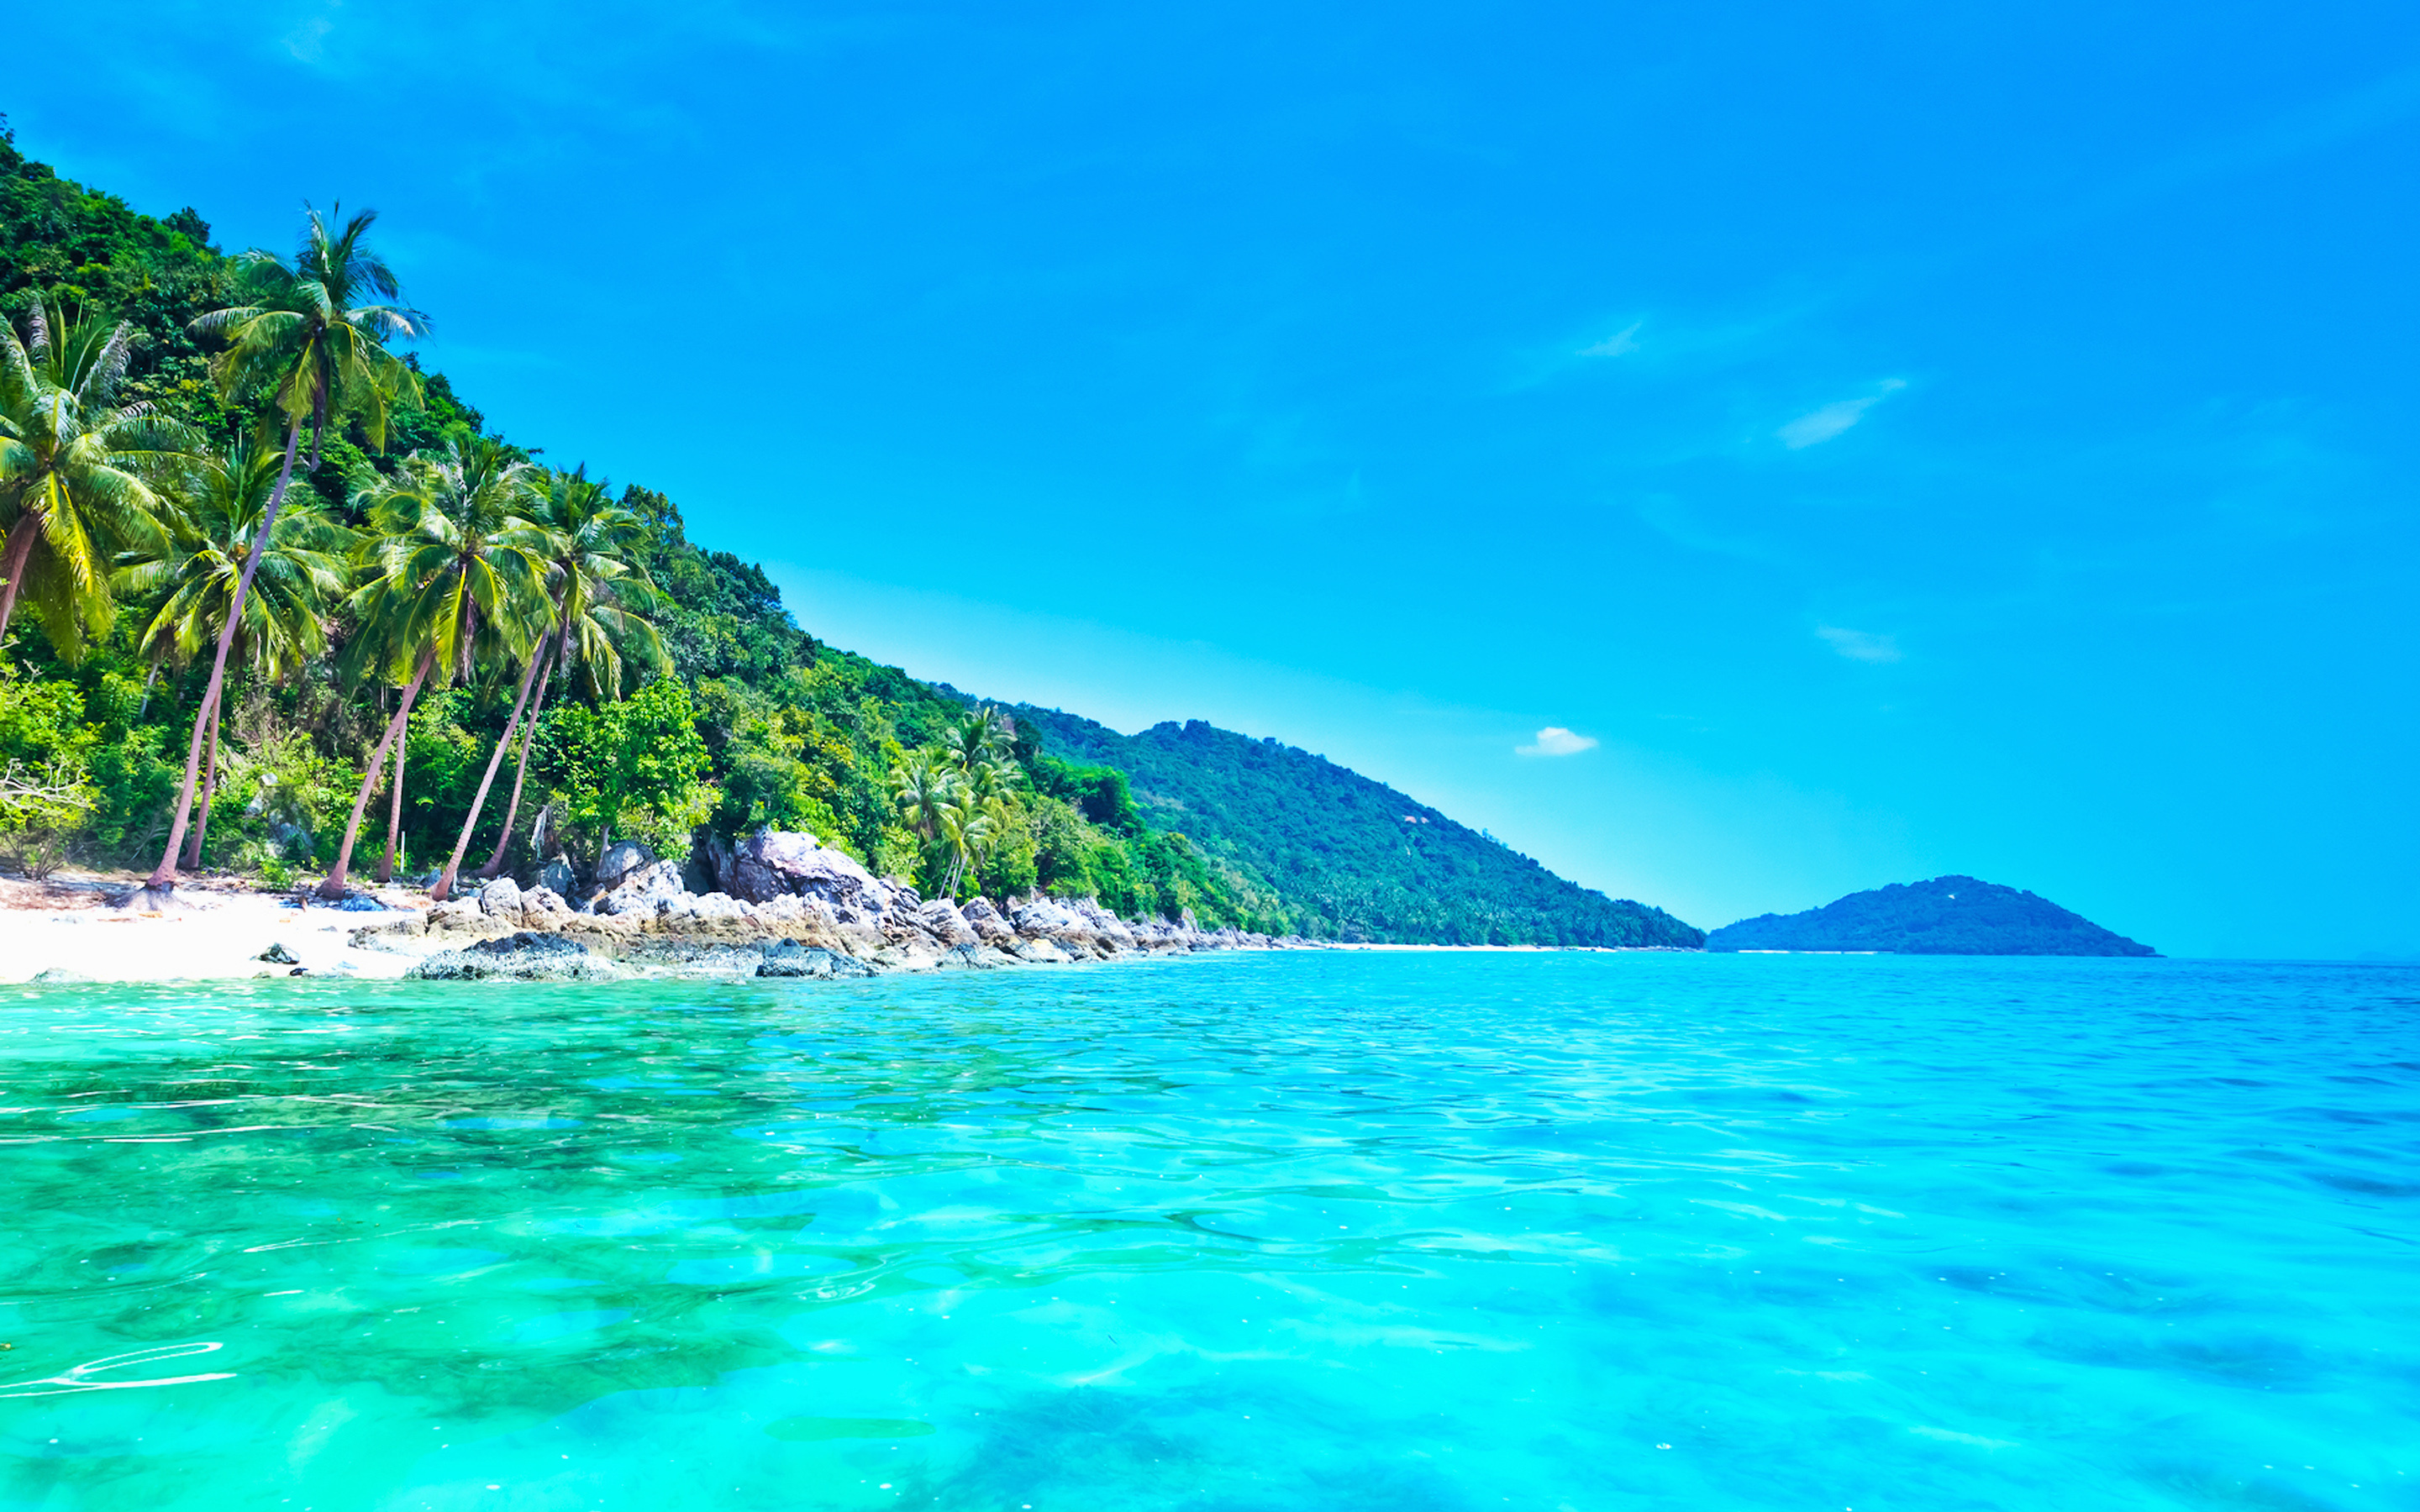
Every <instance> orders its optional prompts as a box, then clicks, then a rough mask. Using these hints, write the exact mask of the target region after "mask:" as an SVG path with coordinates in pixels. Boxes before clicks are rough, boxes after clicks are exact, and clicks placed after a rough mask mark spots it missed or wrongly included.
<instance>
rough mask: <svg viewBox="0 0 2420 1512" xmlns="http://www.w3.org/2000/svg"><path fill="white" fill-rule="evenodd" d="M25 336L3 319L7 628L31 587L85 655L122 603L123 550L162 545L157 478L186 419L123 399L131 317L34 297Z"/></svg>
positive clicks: (0, 393)
mask: <svg viewBox="0 0 2420 1512" xmlns="http://www.w3.org/2000/svg"><path fill="white" fill-rule="evenodd" d="M25 324H26V328H27V329H26V335H25V339H23V340H22V341H21V340H19V339H18V336H17V332H16V328H15V327H14V326H11V325H10V324H8V322H7V321H5V320H0V529H5V530H6V532H7V534H6V538H5V544H0V579H6V580H5V582H0V637H5V636H6V635H7V634H8V622H9V620H10V619H11V618H12V617H13V616H14V615H15V613H16V609H17V600H18V597H19V595H20V594H27V593H29V592H30V597H29V598H28V602H29V603H30V604H31V605H32V607H33V609H34V612H35V614H36V616H37V617H38V618H39V619H40V621H41V623H42V628H43V630H44V631H45V632H46V633H47V634H48V635H49V637H50V640H51V643H52V644H53V645H54V646H55V647H56V648H57V649H58V651H59V653H60V655H61V656H66V657H69V658H70V659H73V658H75V657H77V656H80V655H81V654H82V652H83V649H84V646H85V642H86V641H87V640H90V639H91V638H93V637H95V636H97V635H99V634H101V633H102V632H104V631H106V630H107V629H108V627H109V622H110V619H111V616H112V614H113V612H114V609H115V607H116V599H115V598H114V597H113V596H112V595H111V594H110V591H109V564H110V562H111V560H112V558H113V557H114V556H115V555H116V552H118V551H121V550H126V549H140V548H147V547H152V546H157V545H159V544H160V543H161V540H162V533H163V532H162V530H161V523H160V519H159V516H160V514H161V512H162V510H163V508H164V501H163V499H162V497H161V495H160V493H159V491H158V489H157V488H156V486H155V484H156V483H157V481H158V479H159V477H160V476H161V475H162V473H163V471H165V470H167V469H169V468H172V467H174V466H175V465H176V464H178V463H179V462H181V461H182V460H183V459H184V455H185V449H186V447H187V446H188V445H190V444H191V441H192V434H191V432H190V431H189V430H188V429H187V428H186V427H185V426H183V425H180V424H176V423H175V422H172V421H168V420H164V419H163V418H161V417H159V416H157V415H154V414H152V413H151V412H150V411H149V409H148V407H147V406H145V405H139V404H137V405H127V406H119V405H117V404H116V396H117V386H118V383H119V381H120V380H121V379H122V378H124V377H125V375H126V358H127V352H128V347H129V344H130V342H131V340H132V334H133V327H132V326H131V325H130V324H128V323H127V322H125V321H122V320H121V321H119V322H117V323H116V324H115V325H110V324H107V323H105V322H103V321H101V320H99V319H96V318H93V317H91V316H82V317H70V316H68V315H67V314H66V312H65V311H64V310H63V309H62V308H60V307H58V306H55V305H48V304H45V303H43V302H42V301H39V300H37V301H34V303H33V306H32V308H31V309H30V310H29V311H28V312H27V315H26V321H25Z"/></svg>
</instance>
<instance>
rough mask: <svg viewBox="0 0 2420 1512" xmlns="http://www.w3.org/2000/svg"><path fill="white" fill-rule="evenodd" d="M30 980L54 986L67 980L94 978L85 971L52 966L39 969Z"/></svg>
mask: <svg viewBox="0 0 2420 1512" xmlns="http://www.w3.org/2000/svg"><path fill="white" fill-rule="evenodd" d="M30 980H34V981H38V982H43V983H47V984H49V985H53V986H57V985H61V984H63V983H67V982H77V981H90V980H92V979H91V978H90V977H87V976H85V974H84V973H83V972H81V971H70V970H69V969H68V968H67V967H65V966H51V967H49V968H47V969H45V970H42V971H37V972H35V973H34V975H33V977H32V978H31V979H30Z"/></svg>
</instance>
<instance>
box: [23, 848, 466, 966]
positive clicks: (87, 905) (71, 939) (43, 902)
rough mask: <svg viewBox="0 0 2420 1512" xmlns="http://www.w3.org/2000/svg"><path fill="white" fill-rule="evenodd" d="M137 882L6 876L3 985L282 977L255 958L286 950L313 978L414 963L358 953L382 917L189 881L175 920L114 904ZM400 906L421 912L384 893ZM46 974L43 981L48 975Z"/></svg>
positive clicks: (397, 893) (405, 897)
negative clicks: (369, 926) (356, 940)
mask: <svg viewBox="0 0 2420 1512" xmlns="http://www.w3.org/2000/svg"><path fill="white" fill-rule="evenodd" d="M137 880H139V879H136V878H133V877H131V876H130V877H125V878H116V877H95V876H89V875H79V876H66V877H58V878H54V879H52V880H51V881H49V882H47V883H30V882H24V881H21V880H18V879H14V878H9V879H0V982H21V981H31V980H35V979H36V978H41V979H42V980H50V981H109V982H116V981H190V980H219V979H225V978H236V977H262V976H271V977H284V976H287V975H290V974H291V973H292V972H293V971H294V969H295V967H294V966H287V965H274V964H270V963H268V962H264V961H262V960H260V959H258V957H259V956H260V955H261V954H262V953H263V952H265V951H267V950H268V949H269V948H270V947H271V945H282V946H284V947H285V948H286V952H287V954H289V955H291V956H292V957H294V960H295V962H296V964H298V965H300V966H301V968H302V971H303V972H304V973H305V974H307V975H310V976H315V977H318V976H353V977H400V976H402V975H403V974H404V973H405V972H406V971H408V970H410V969H411V965H412V959H411V957H409V956H404V955H397V954H395V953H393V952H390V951H382V950H363V949H355V948H354V947H353V945H352V944H351V937H352V933H353V931H355V930H357V929H360V928H361V927H362V926H363V925H364V924H365V923H375V922H377V921H378V920H379V919H380V918H382V917H390V916H381V915H378V914H357V913H347V912H344V911H342V910H339V909H333V908H296V907H293V906H290V903H289V900H288V899H287V897H285V896H280V895H271V894H266V893H259V892H255V891H253V890H252V889H251V888H250V887H244V886H243V885H242V884H240V883H230V882H226V881H222V880H218V879H202V880H198V881H195V880H188V881H187V882H185V883H183V884H182V885H180V886H179V887H178V899H179V900H180V901H181V902H182V903H184V904H185V906H184V907H183V908H181V909H179V910H178V911H177V912H175V913H169V914H133V913H127V912H125V911H123V910H119V909H115V908H111V907H110V906H108V899H109V898H110V897H111V896H112V895H114V894H116V893H120V892H124V891H125V890H127V889H128V888H129V887H132V886H133V885H134V883H135V882H136V881H137ZM386 901H387V902H389V903H392V904H395V905H396V906H398V907H402V908H415V907H418V908H425V907H426V906H427V898H426V897H420V898H418V899H417V900H416V901H415V900H414V898H413V897H412V895H411V894H410V893H408V892H406V891H404V890H403V889H400V888H398V889H396V890H394V891H393V892H392V893H391V894H388V895H386ZM46 974H47V975H46Z"/></svg>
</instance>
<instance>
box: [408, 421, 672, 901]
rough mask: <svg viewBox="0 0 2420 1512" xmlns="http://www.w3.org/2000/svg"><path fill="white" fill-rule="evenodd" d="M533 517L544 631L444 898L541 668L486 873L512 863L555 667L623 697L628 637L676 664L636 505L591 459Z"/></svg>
mask: <svg viewBox="0 0 2420 1512" xmlns="http://www.w3.org/2000/svg"><path fill="white" fill-rule="evenodd" d="M533 517H534V518H535V521H536V525H535V534H534V535H533V537H532V545H533V546H534V547H535V548H536V549H538V550H539V551H541V552H542V553H543V555H544V558H545V562H546V593H547V599H546V610H547V621H546V625H545V627H544V633H543V634H542V635H541V637H540V638H539V643H538V646H537V648H536V649H535V651H533V652H532V653H531V656H530V659H529V665H528V666H527V667H526V668H525V669H523V671H522V672H521V687H520V694H519V695H518V696H517V697H516V699H515V700H514V702H513V713H512V717H511V718H510V719H508V720H506V721H505V724H504V734H503V735H502V736H501V737H499V738H498V739H497V741H496V748H495V750H494V751H493V752H491V753H490V754H489V757H488V770H487V772H486V773H485V775H483V776H482V777H481V778H480V779H479V791H478V795H476V796H475V797H473V799H472V800H471V811H470V813H468V814H467V815H465V816H464V817H463V820H462V834H461V836H460V838H459V839H458V840H457V841H455V845H454V856H453V858H452V859H451V860H449V861H447V862H446V864H445V874H444V875H443V876H442V877H441V878H439V879H438V884H437V887H438V888H439V889H441V890H437V891H433V892H432V893H431V894H430V896H432V897H435V898H439V899H442V898H444V897H446V896H447V895H448V894H449V893H451V891H452V890H453V887H454V876H455V872H456V871H457V870H458V868H459V867H460V866H461V864H462V856H463V853H464V852H465V851H466V850H468V849H469V848H470V844H471V829H472V826H473V825H476V824H477V823H478V821H479V811H480V810H481V809H482V808H484V807H485V806H486V804H487V801H488V788H489V784H491V783H492V782H494V781H495V779H496V767H497V765H498V764H500V763H501V762H502V761H503V760H504V748H506V747H507V746H510V745H511V744H512V740H513V735H514V733H515V731H516V729H518V728H521V710H522V708H523V706H524V705H529V704H530V678H531V674H532V673H535V674H536V676H537V699H536V702H535V705H531V706H530V716H529V722H528V725H527V726H526V729H525V731H524V733H522V735H521V748H520V759H519V760H518V762H517V763H516V764H515V765H514V768H513V795H512V800H511V801H510V802H509V803H507V804H506V805H505V806H504V829H503V831H502V832H501V833H499V834H498V835H497V837H496V849H495V853H494V854H493V855H491V856H489V857H488V862H487V865H485V866H483V867H481V868H480V869H479V875H481V876H482V877H492V876H495V875H496V874H497V873H499V872H502V871H503V870H504V852H505V850H506V849H507V848H508V847H509V846H510V845H511V844H512V839H513V821H514V819H515V818H516V817H517V816H518V815H519V814H520V805H521V784H522V779H524V778H526V777H527V776H528V773H529V748H530V742H531V741H532V740H534V739H535V738H536V733H537V721H538V717H539V716H540V715H542V714H544V713H545V712H546V687H547V683H548V681H549V680H550V679H551V678H552V676H553V675H554V669H555V667H556V666H557V665H562V666H565V667H566V669H567V671H566V675H568V671H578V672H580V673H581V674H582V676H583V678H584V680H585V682H586V683H587V686H588V691H589V693H590V694H591V695H592V696H593V697H597V698H600V699H616V698H619V697H621V696H622V663H623V656H622V648H624V647H626V646H627V647H628V649H629V651H630V653H631V655H632V656H635V657H637V658H638V660H639V661H640V662H641V664H642V665H644V666H645V667H647V668H649V669H651V670H653V671H664V670H667V669H668V668H669V667H670V665H671V659H670V658H669V657H667V656H665V655H664V648H663V642H662V640H659V638H658V636H657V634H656V627H655V626H654V625H652V624H650V623H648V621H647V620H646V619H645V618H644V615H645V614H646V613H648V612H650V611H652V610H653V609H654V608H655V589H654V585H653V584H651V583H650V582H649V581H648V580H647V575H646V570H645V568H644V567H643V566H640V565H638V564H637V562H638V555H639V551H640V549H641V548H643V547H644V545H645V544H646V523H645V522H644V520H642V519H640V518H639V517H638V516H637V515H636V514H635V513H633V512H632V511H631V510H629V509H628V508H626V507H625V506H623V505H621V504H618V503H615V502H614V501H613V495H612V493H611V492H610V491H609V490H608V488H607V486H606V485H605V484H604V483H603V482H601V481H600V482H593V483H592V482H591V481H589V477H588V469H587V468H586V467H585V466H584V465H583V466H582V467H580V468H577V469H575V470H573V471H569V472H562V471H556V472H551V473H549V474H548V475H547V480H546V491H545V492H544V494H543V495H542V496H540V497H539V498H538V499H537V500H536V501H535V506H534V509H533Z"/></svg>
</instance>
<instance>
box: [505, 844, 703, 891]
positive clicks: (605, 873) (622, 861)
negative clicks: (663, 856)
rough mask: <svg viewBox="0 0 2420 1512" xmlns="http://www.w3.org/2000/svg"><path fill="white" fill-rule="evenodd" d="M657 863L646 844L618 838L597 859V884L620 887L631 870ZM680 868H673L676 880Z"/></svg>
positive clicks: (557, 889)
mask: <svg viewBox="0 0 2420 1512" xmlns="http://www.w3.org/2000/svg"><path fill="white" fill-rule="evenodd" d="M655 863H656V853H655V852H654V851H653V850H652V849H650V848H649V847H647V846H646V845H645V844H644V843H642V842H640V841H635V840H617V841H614V842H613V844H611V845H608V846H606V847H605V854H604V855H603V856H600V857H598V859H597V886H598V887H606V888H613V887H620V886H621V885H622V883H623V882H624V881H625V880H627V879H628V877H629V875H630V873H631V872H637V871H640V870H642V869H644V868H646V867H650V866H653V865H655ZM680 870H681V869H680V868H679V867H678V866H675V867H674V868H673V877H674V879H675V881H677V880H678V879H679V877H680ZM541 880H543V879H541ZM555 890H556V891H557V892H560V891H562V890H563V889H562V888H560V887H558V888H556V889H555ZM684 890H686V889H684Z"/></svg>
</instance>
